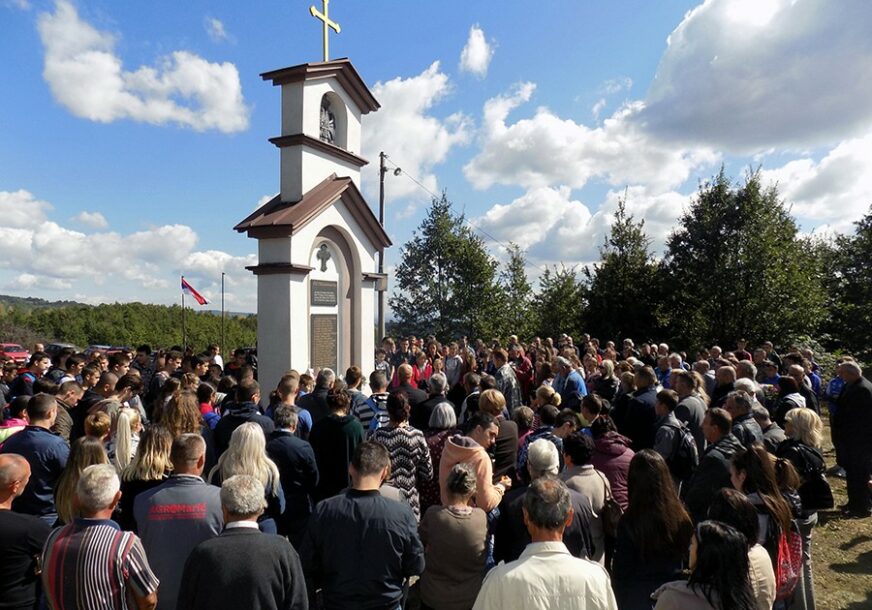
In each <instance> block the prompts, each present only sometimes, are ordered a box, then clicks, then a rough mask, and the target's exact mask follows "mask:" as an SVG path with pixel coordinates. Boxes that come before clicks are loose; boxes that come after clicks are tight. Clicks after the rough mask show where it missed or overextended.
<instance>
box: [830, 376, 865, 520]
mask: <svg viewBox="0 0 872 610" xmlns="http://www.w3.org/2000/svg"><path fill="white" fill-rule="evenodd" d="M839 376H840V377H841V378H842V380H843V381H844V382H845V388H844V389H843V390H842V393H841V395H840V396H839V398H838V403H837V404H838V408H837V410H836V417H835V421H834V422H833V423H834V426H833V428H834V429H836V430H837V431H838V435H839V438H840V439H841V443H842V445H843V453H844V464H843V465H844V468H845V472H846V473H847V475H846V477H845V478H846V482H847V484H848V504H847V506H846V507H845V513H846V514H847V515H848V516H850V517H868V516H870V514H872V497H870V494H869V487H868V484H869V479H870V476H872V444H870V442H869V431H870V430H872V383H870V382H869V380H868V379H866V378H865V377H863V370H862V369H861V368H860V366H859V365H858V364H857V363H856V362H843V363H842V364H841V365H839Z"/></svg>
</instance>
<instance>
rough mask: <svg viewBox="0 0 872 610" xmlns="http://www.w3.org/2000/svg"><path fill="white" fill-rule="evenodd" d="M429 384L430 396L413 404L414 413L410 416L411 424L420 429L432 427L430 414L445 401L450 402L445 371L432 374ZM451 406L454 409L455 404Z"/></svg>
mask: <svg viewBox="0 0 872 610" xmlns="http://www.w3.org/2000/svg"><path fill="white" fill-rule="evenodd" d="M427 386H428V387H429V388H430V396H429V397H428V398H427V400H425V401H424V402H420V403H418V404H415V405H412V414H411V416H410V417H409V424H410V425H411V426H412V427H413V428H417V429H418V430H427V429H428V428H429V427H430V416H431V415H433V411H435V410H436V407H438V406H439V405H441V404H442V403H443V402H448V399H447V398H446V397H445V393H446V392H447V391H448V379H447V378H446V377H445V374H444V373H433V374H432V375H430V379H428V380H427ZM449 404H450V403H449ZM451 408H452V409H454V405H451Z"/></svg>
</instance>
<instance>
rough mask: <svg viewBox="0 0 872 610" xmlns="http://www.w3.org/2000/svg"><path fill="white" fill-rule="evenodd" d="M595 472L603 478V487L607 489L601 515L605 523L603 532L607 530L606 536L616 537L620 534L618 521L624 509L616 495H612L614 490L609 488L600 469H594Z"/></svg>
mask: <svg viewBox="0 0 872 610" xmlns="http://www.w3.org/2000/svg"><path fill="white" fill-rule="evenodd" d="M594 472H596V473H597V475H598V476H599V478H600V479H602V482H603V489H604V491H605V501H604V502H603V508H602V510H601V511H600V515H599V517H600V519H601V520H602V524H603V532H605V534H606V536H608V537H610V538H615V537H616V536H617V535H618V523H619V522H620V520H621V517H622V516H623V515H624V509H623V508H621V505H620V504H618V501H617V500H615V498H614V496H612V491H611V489H609V485H608V482H607V481H606V478H605V476H603V474H602V473H601V472H600V471H599V470H596V469H594Z"/></svg>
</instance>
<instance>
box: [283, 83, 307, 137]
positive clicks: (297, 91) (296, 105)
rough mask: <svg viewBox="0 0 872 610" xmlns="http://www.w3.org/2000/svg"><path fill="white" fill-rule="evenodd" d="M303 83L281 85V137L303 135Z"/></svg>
mask: <svg viewBox="0 0 872 610" xmlns="http://www.w3.org/2000/svg"><path fill="white" fill-rule="evenodd" d="M303 109H304V106H303V83H301V82H300V83H289V84H287V85H282V117H281V120H282V135H283V136H290V135H294V134H297V133H303Z"/></svg>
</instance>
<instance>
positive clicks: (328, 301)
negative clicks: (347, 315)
mask: <svg viewBox="0 0 872 610" xmlns="http://www.w3.org/2000/svg"><path fill="white" fill-rule="evenodd" d="M338 291H339V284H338V283H337V282H327V281H324V280H311V281H310V282H309V294H310V305H312V306H314V307H336V303H337V302H338V297H337V293H338Z"/></svg>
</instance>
